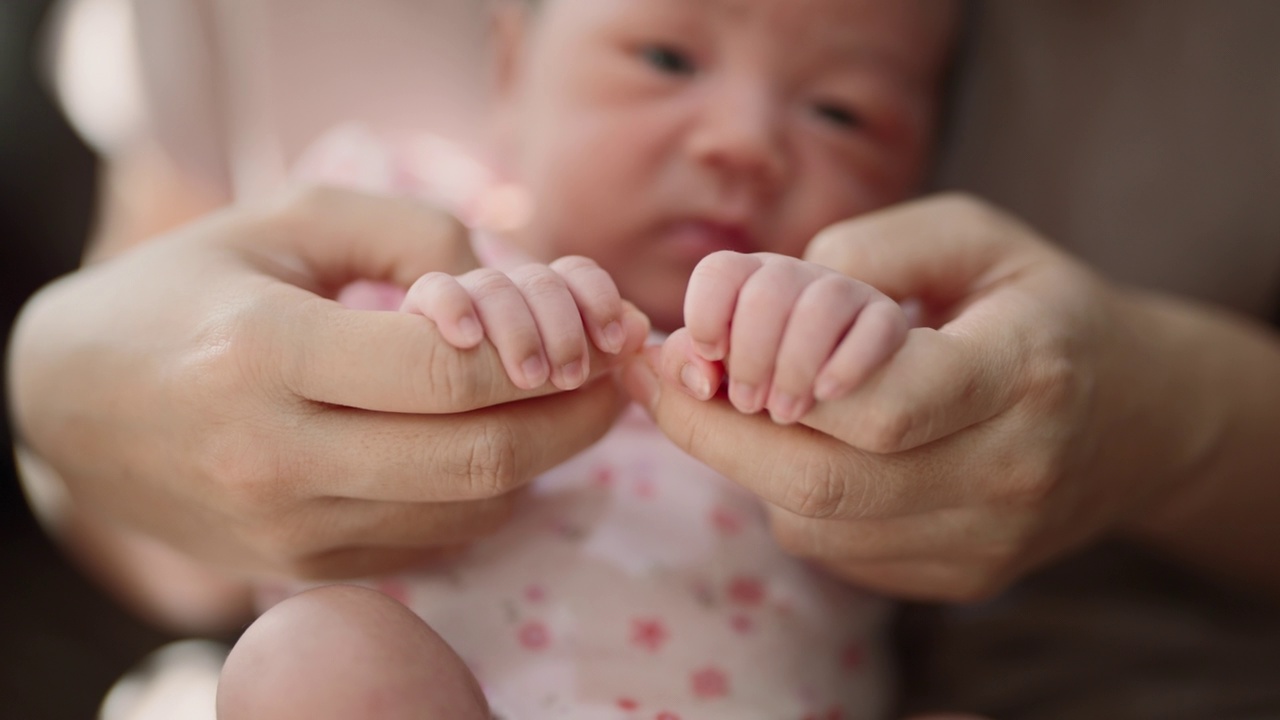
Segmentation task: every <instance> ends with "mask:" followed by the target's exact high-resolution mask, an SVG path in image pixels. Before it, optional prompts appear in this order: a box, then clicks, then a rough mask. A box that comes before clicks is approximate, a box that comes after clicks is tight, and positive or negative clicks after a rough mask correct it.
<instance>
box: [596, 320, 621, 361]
mask: <svg viewBox="0 0 1280 720" xmlns="http://www.w3.org/2000/svg"><path fill="white" fill-rule="evenodd" d="M626 341H627V331H626V330H623V329H622V323H620V322H617V321H616V320H615V321H614V322H611V323H609V324H608V325H605V326H604V347H603V348H602V349H603V350H604V351H605V352H607V353H609V354H610V355H616V354H617V353H618V352H619V351H621V350H622V345H623V343H625V342H626Z"/></svg>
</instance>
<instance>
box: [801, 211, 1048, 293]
mask: <svg viewBox="0 0 1280 720" xmlns="http://www.w3.org/2000/svg"><path fill="white" fill-rule="evenodd" d="M1028 237H1035V233H1034V232H1033V231H1032V230H1031V229H1030V228H1028V227H1026V226H1025V225H1023V224H1021V223H1019V222H1017V221H1016V220H1014V219H1013V218H1011V217H1009V216H1007V215H1005V214H1003V213H1001V212H999V211H997V210H995V209H994V208H991V207H990V206H988V205H986V204H984V203H982V202H980V201H978V200H976V199H973V198H970V197H967V196H964V195H955V194H949V195H941V196H934V197H928V198H924V199H921V200H915V201H911V202H907V203H902V204H899V205H895V206H892V207H889V208H886V209H884V210H879V211H876V212H873V213H868V214H866V215H862V216H860V217H858V218H855V219H853V220H847V221H845V222H842V223H839V224H836V225H833V226H831V227H829V228H827V229H826V230H823V231H822V232H821V233H819V234H818V235H817V237H815V238H814V239H813V241H812V242H811V243H810V244H809V246H808V248H806V250H805V254H804V259H805V260H808V261H810V262H815V263H818V264H819V265H825V266H827V267H829V268H831V269H833V270H835V271H837V272H841V273H844V274H845V275H848V276H850V277H852V278H855V279H857V280H861V281H862V282H865V283H867V284H869V285H871V286H873V287H875V288H876V289H877V290H879V291H880V292H883V293H884V294H886V295H888V296H889V297H892V298H894V299H895V300H898V301H903V300H907V299H916V300H921V301H923V302H924V303H925V304H926V305H927V306H929V307H931V308H938V307H946V306H949V305H951V304H953V303H955V302H957V301H960V300H964V299H967V298H969V297H972V296H974V295H976V294H978V293H979V292H980V291H981V290H982V289H983V288H984V287H987V286H989V285H990V284H992V283H994V282H998V281H999V280H1001V279H1002V278H1004V277H1007V276H1009V275H1011V274H1013V273H1015V272H1017V271H1018V270H1019V269H1021V268H1024V267H1026V266H1027V265H1029V264H1031V263H1033V262H1035V261H1036V260H1038V259H1041V258H1043V257H1044V256H1045V255H1046V254H1049V253H1051V252H1053V251H1052V249H1051V246H1049V245H1048V244H1047V243H1043V242H1041V243H1029V242H1026V240H1025V238H1028Z"/></svg>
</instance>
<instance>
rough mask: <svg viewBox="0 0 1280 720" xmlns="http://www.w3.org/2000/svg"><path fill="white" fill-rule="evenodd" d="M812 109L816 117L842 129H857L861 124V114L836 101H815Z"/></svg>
mask: <svg viewBox="0 0 1280 720" xmlns="http://www.w3.org/2000/svg"><path fill="white" fill-rule="evenodd" d="M813 111H814V113H815V114H817V116H818V117H820V118H822V119H823V120H826V121H827V122H829V123H831V124H832V125H835V126H836V127H838V128H841V129H844V130H857V129H858V128H860V127H862V125H863V120H862V116H861V115H859V114H858V113H856V112H854V111H853V110H850V109H849V108H847V107H845V106H844V105H840V104H838V103H830V102H820V103H816V104H814V106H813Z"/></svg>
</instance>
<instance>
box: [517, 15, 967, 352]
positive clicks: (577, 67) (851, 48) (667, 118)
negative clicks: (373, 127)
mask: <svg viewBox="0 0 1280 720" xmlns="http://www.w3.org/2000/svg"><path fill="white" fill-rule="evenodd" d="M951 10H952V8H951V6H950V3H949V0H544V1H543V2H542V3H541V6H540V8H539V9H538V10H535V11H533V12H532V13H531V14H526V16H525V18H524V20H523V21H518V22H517V23H516V24H515V25H512V26H509V27H508V29H509V30H510V29H512V28H515V29H516V31H514V32H510V33H507V38H508V43H509V47H508V48H507V50H508V52H507V55H506V57H507V59H508V62H507V63H506V64H505V65H504V68H505V70H504V71H503V72H502V80H501V87H500V96H501V97H502V99H503V110H504V112H506V113H510V114H509V115H508V116H506V117H505V118H504V120H505V121H506V122H505V125H506V126H508V127H510V128H511V131H510V133H511V135H510V138H509V140H510V148H509V149H510V151H511V153H510V154H511V157H510V158H509V160H510V163H511V168H510V169H511V171H512V172H513V173H514V175H515V176H516V179H517V180H518V181H520V182H521V183H523V184H524V185H525V186H526V187H527V188H528V190H529V191H530V193H531V194H532V198H533V203H534V214H533V218H532V220H531V222H530V224H529V226H528V227H527V228H526V230H525V231H524V233H523V234H522V235H521V237H520V242H521V244H522V245H523V246H524V247H525V249H526V250H528V251H529V252H531V253H532V254H534V255H535V256H536V257H538V258H540V259H543V260H549V259H552V258H555V257H559V256H562V255H569V254H577V255H586V256H588V257H591V258H594V259H595V260H596V261H597V262H599V263H600V265H601V266H602V267H604V269H605V270H607V271H609V273H610V274H612V276H613V278H614V279H615V281H616V282H617V283H618V286H619V289H620V290H621V291H622V294H623V297H626V298H627V299H629V300H631V301H632V302H634V303H636V305H637V306H639V307H640V309H641V310H643V311H644V312H646V313H648V314H649V316H650V317H651V318H652V320H653V321H654V324H655V326H656V327H658V328H661V329H666V330H670V329H673V328H675V327H678V326H680V325H681V324H682V323H681V308H682V304H683V298H684V291H685V286H686V284H687V282H688V279H689V275H690V273H691V272H692V270H693V268H694V266H695V265H696V264H697V263H698V261H699V260H701V259H702V258H703V257H704V256H706V255H707V254H709V253H711V252H714V251H717V250H736V251H740V252H762V251H767V252H775V253H782V254H786V255H793V256H794V255H800V254H802V252H803V250H804V247H805V245H806V244H807V243H808V241H809V240H810V239H812V237H813V236H814V234H816V233H817V232H818V231H819V230H821V229H822V228H824V227H826V226H827V225H830V224H831V223H834V222H837V221H839V220H843V219H847V218H849V217H852V216H855V215H858V214H861V213H865V212H867V211H869V210H873V209H875V208H878V207H881V206H884V205H886V204H889V203H892V202H895V201H898V200H901V199H903V198H905V197H907V196H908V195H909V194H910V193H911V192H912V191H913V190H914V189H915V188H916V186H917V184H918V182H919V181H920V176H921V173H922V169H923V167H924V161H925V158H926V155H927V152H928V151H929V149H930V148H929V146H930V142H929V141H930V138H931V135H932V121H933V113H934V109H935V96H936V89H937V82H938V75H939V72H940V68H941V65H942V63H943V55H944V54H945V53H944V48H945V45H946V37H947V35H948V32H947V26H948V24H949V22H950V18H951V15H952V13H951Z"/></svg>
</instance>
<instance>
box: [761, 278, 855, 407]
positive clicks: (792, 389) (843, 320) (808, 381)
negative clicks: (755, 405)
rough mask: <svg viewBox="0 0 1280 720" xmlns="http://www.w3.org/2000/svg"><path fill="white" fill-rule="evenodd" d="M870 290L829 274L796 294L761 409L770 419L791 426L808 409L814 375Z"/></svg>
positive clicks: (814, 379)
mask: <svg viewBox="0 0 1280 720" xmlns="http://www.w3.org/2000/svg"><path fill="white" fill-rule="evenodd" d="M872 292H875V291H874V290H872V289H871V288H870V287H868V286H866V285H863V284H862V283H859V282H856V281H854V280H851V279H849V278H847V277H845V276H843V275H840V274H837V273H831V274H828V275H823V276H822V277H820V278H818V279H817V280H814V281H813V282H812V283H810V284H809V285H808V286H807V287H805V289H804V291H803V292H801V293H800V297H799V298H797V299H796V302H795V307H794V309H793V310H792V312H791V318H790V320H789V321H788V322H787V328H786V330H785V332H784V333H783V336H782V343H781V345H780V346H779V348H778V360H777V365H776V367H775V368H774V371H773V387H772V388H771V390H770V392H769V401H768V403H767V405H766V407H767V408H768V409H769V413H770V415H771V416H772V417H773V419H774V421H776V422H779V423H782V424H787V423H793V422H796V421H798V420H799V419H800V418H801V417H803V416H804V414H805V413H806V412H808V411H809V408H811V407H813V400H814V391H813V385H814V382H815V381H816V379H817V377H818V373H819V371H821V370H822V366H823V365H824V364H825V363H826V362H827V359H828V358H830V357H831V354H832V353H833V352H834V351H835V349H836V347H837V346H839V344H840V341H841V340H842V339H843V338H844V336H845V334H846V333H847V332H848V331H849V328H850V326H852V325H853V321H854V318H856V317H857V316H858V313H859V312H860V311H861V310H862V308H863V306H864V305H865V304H866V301H867V295H868V294H869V293H872Z"/></svg>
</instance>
